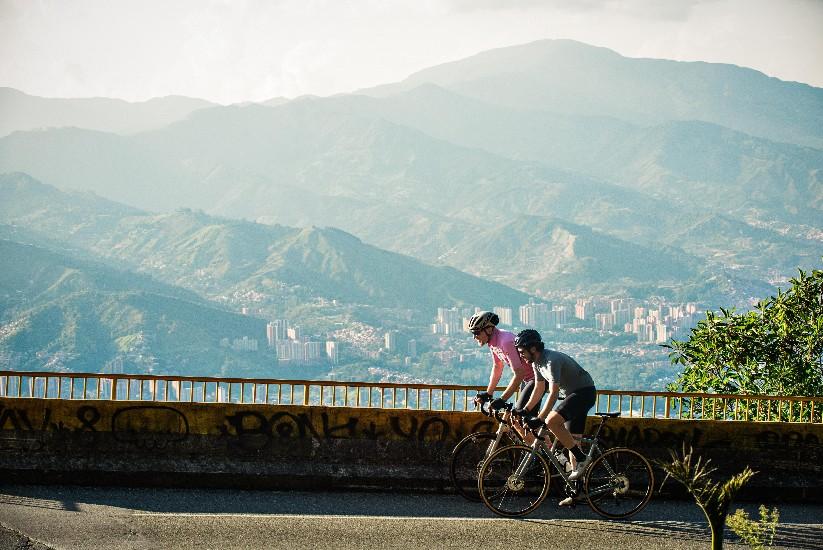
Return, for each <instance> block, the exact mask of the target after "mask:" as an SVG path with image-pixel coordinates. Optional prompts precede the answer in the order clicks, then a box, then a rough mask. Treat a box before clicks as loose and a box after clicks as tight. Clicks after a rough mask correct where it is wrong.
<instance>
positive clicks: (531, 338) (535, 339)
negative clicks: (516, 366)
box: [514, 328, 543, 348]
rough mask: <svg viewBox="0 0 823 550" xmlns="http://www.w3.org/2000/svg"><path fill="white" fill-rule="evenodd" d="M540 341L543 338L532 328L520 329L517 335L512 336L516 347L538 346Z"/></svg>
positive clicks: (541, 341)
mask: <svg viewBox="0 0 823 550" xmlns="http://www.w3.org/2000/svg"><path fill="white" fill-rule="evenodd" d="M542 343H543V339H542V338H541V337H540V333H539V332H537V331H536V330H534V329H533V328H527V329H526V330H521V331H520V332H518V333H517V336H515V337H514V345H515V347H518V348H530V347H532V346H538V347H539V344H542Z"/></svg>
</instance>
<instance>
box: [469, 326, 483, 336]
mask: <svg viewBox="0 0 823 550" xmlns="http://www.w3.org/2000/svg"><path fill="white" fill-rule="evenodd" d="M485 330H486V329H484V328H476V329H474V330H473V331H472V334H474V335H475V336H477V335H478V334H480V333H481V332H484V331H485Z"/></svg>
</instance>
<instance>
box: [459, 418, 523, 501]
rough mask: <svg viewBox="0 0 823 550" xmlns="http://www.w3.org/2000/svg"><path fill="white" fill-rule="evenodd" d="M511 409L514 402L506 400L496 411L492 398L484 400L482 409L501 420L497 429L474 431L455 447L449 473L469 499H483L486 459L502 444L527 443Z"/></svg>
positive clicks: (504, 445)
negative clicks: (482, 474)
mask: <svg viewBox="0 0 823 550" xmlns="http://www.w3.org/2000/svg"><path fill="white" fill-rule="evenodd" d="M511 409H512V404H511V403H506V404H505V405H504V406H503V408H501V409H499V410H496V411H495V410H493V409H491V408H490V407H489V403H488V402H487V403H485V404H483V405H482V406H481V410H482V411H483V412H484V414H486V415H487V416H490V417H493V418H495V419H496V420H497V422H498V425H497V431H494V432H474V433H471V434H469V435H467V436H466V437H464V438H463V439H461V440H460V441H459V442H458V443H457V445H455V446H454V450H452V454H451V459H450V460H449V477H450V478H451V482H452V485H454V488H455V490H456V491H457V492H458V493H460V494H461V495H462V496H463V497H464V498H466V499H467V500H470V501H472V502H480V492H479V491H478V484H477V476H478V474H479V473H480V467H481V466H482V465H483V461H485V460H486V459H487V458H488V457H489V456H490V455H491V454H492V453H494V452H495V451H496V450H497V449H499V448H502V447H508V446H511V445H525V441H524V440H523V438H522V437H521V436H520V434H519V433H518V432H517V430H515V428H514V427H513V426H512V422H511Z"/></svg>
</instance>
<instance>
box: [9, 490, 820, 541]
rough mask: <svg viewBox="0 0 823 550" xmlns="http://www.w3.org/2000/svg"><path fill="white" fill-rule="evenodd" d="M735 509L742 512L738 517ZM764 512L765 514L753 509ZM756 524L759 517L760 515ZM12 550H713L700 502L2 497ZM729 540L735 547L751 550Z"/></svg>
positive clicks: (813, 525) (169, 494)
mask: <svg viewBox="0 0 823 550" xmlns="http://www.w3.org/2000/svg"><path fill="white" fill-rule="evenodd" d="M734 508H735V507H734V506H733V509H734ZM745 508H746V509H748V510H749V511H750V513H751V512H755V507H754V506H749V505H747V506H745ZM778 508H779V509H780V527H779V528H778V536H777V539H776V540H775V547H781V548H800V549H819V548H823V506H801V505H788V504H781V505H778ZM755 514H756V512H755ZM0 524H1V525H2V527H3V529H0V548H3V549H5V548H15V549H23V548H31V549H43V548H53V549H64V548H72V549H74V548H77V549H97V548H106V549H108V548H135V549H138V548H139V549H149V548H151V549H156V548H175V549H178V548H179V549H195V548H196V549H208V548H214V549H218V548H219V549H227V548H289V549H297V548H312V549H313V548H335V549H341V548H343V549H347V548H370V549H382V548H409V547H414V548H431V549H440V548H461V549H463V550H466V549H471V548H477V547H486V546H489V545H493V547H498V546H507V547H511V548H520V549H528V548H541V549H543V548H580V549H585V548H597V549H600V550H602V549H605V548H620V549H621V550H623V549H632V548H644V549H646V548H650V549H654V548H660V549H666V550H673V549H677V548H708V547H709V540H710V539H709V531H708V527H707V526H706V523H705V520H704V519H703V516H702V513H701V512H700V511H699V509H698V508H697V507H696V506H695V505H694V504H693V503H691V502H685V501H683V502H679V501H660V500H657V501H652V503H651V504H650V505H649V506H648V507H647V508H646V509H645V510H644V511H643V512H641V513H640V514H638V515H637V516H635V517H634V518H632V520H630V521H607V520H603V519H600V518H599V516H597V515H596V514H595V513H594V512H592V511H591V510H590V509H589V508H588V507H587V506H578V507H577V508H575V509H573V510H570V509H565V508H558V507H557V505H556V500H547V501H546V502H545V503H544V504H543V506H542V507H541V508H540V509H538V510H537V511H536V512H535V513H534V514H533V515H531V516H529V517H528V518H527V519H519V520H511V519H503V518H498V517H496V516H494V515H493V514H492V513H491V512H489V511H488V510H486V509H485V507H484V506H483V505H482V504H474V503H469V502H466V501H464V500H463V499H462V498H461V497H458V496H450V495H431V494H410V493H399V494H398V493H373V492H334V493H331V492H330V493H316V492H312V493H307V492H296V491H294V492H272V491H238V490H203V489H192V490H180V489H128V488H100V487H63V486H3V485H0ZM735 540H736V538H735V537H734V535H732V534H730V533H727V543H726V544H727V547H729V548H744V546H742V545H740V544H738V543H736V542H735Z"/></svg>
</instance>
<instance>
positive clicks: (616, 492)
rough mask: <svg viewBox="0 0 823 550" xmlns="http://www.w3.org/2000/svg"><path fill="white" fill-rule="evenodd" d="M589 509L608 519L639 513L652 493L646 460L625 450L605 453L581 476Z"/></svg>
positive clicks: (652, 486)
mask: <svg viewBox="0 0 823 550" xmlns="http://www.w3.org/2000/svg"><path fill="white" fill-rule="evenodd" d="M583 487H584V491H585V495H586V497H587V498H588V501H589V506H591V508H592V510H594V511H595V512H597V513H598V514H600V515H601V516H603V517H605V518H609V519H625V518H629V517H631V516H633V515H635V514H636V513H638V512H640V511H641V510H642V509H643V508H645V507H646V505H647V504H648V503H649V500H651V497H652V493H653V492H654V472H653V471H652V467H651V464H650V463H649V461H648V460H646V457H644V456H643V455H641V454H640V453H638V452H637V451H634V450H632V449H628V448H625V447H615V448H612V449H609V450H608V451H605V452H604V453H603V454H602V455H600V456H599V457H597V458H596V459H594V460H593V461H592V463H591V464H590V465H589V467H588V469H587V470H586V475H585V476H584V485H583Z"/></svg>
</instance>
